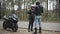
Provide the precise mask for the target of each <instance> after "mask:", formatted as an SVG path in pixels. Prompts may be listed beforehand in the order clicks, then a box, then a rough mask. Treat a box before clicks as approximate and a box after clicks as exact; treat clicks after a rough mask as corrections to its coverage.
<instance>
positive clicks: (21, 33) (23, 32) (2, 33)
mask: <svg viewBox="0 0 60 34" xmlns="http://www.w3.org/2000/svg"><path fill="white" fill-rule="evenodd" d="M2 24H3V22H2V21H0V34H33V32H34V31H33V32H28V31H27V29H25V28H22V27H19V28H18V31H17V32H13V31H12V30H11V29H7V30H4V29H3V27H2ZM38 34H60V32H56V31H47V30H43V31H42V33H38Z"/></svg>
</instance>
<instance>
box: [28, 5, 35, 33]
mask: <svg viewBox="0 0 60 34" xmlns="http://www.w3.org/2000/svg"><path fill="white" fill-rule="evenodd" d="M34 11H35V7H34V5H31V9H30V10H29V12H28V14H29V25H28V32H30V30H31V31H33V22H34Z"/></svg>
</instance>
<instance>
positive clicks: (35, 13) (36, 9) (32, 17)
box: [28, 2, 43, 33]
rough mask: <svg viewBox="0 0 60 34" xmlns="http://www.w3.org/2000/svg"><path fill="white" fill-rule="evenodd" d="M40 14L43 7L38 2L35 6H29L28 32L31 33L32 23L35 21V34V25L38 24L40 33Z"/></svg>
mask: <svg viewBox="0 0 60 34" xmlns="http://www.w3.org/2000/svg"><path fill="white" fill-rule="evenodd" d="M41 13H43V7H42V6H41V5H40V2H36V6H31V9H30V10H29V12H28V14H29V26H28V32H30V27H31V31H33V22H34V21H35V28H34V29H35V33H37V23H38V24H39V33H41Z"/></svg>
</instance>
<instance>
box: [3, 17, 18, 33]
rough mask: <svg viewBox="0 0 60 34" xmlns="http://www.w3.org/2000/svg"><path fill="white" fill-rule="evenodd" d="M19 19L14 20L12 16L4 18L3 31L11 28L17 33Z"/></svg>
mask: <svg viewBox="0 0 60 34" xmlns="http://www.w3.org/2000/svg"><path fill="white" fill-rule="evenodd" d="M17 22H18V19H16V18H12V16H8V17H7V16H4V22H3V29H5V30H6V29H7V28H11V29H12V30H13V31H14V32H17V30H18V25H17Z"/></svg>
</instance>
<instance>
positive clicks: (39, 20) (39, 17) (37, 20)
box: [35, 16, 41, 28]
mask: <svg viewBox="0 0 60 34" xmlns="http://www.w3.org/2000/svg"><path fill="white" fill-rule="evenodd" d="M37 23H38V25H39V27H41V16H35V28H37Z"/></svg>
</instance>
